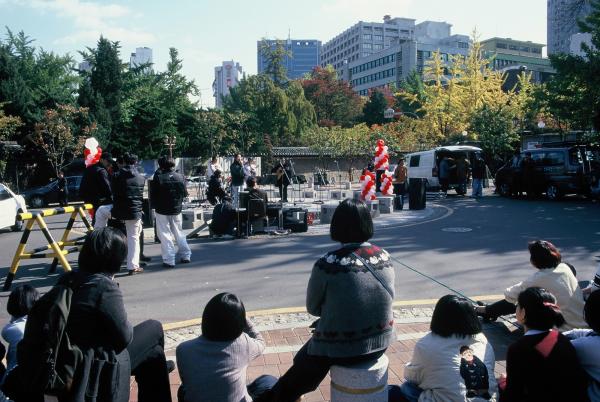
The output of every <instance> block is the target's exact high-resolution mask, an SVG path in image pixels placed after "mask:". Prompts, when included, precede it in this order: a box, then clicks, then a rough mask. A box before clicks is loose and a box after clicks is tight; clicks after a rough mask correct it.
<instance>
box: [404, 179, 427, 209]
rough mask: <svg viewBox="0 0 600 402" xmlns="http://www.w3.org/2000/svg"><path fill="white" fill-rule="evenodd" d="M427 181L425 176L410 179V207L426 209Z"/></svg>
mask: <svg viewBox="0 0 600 402" xmlns="http://www.w3.org/2000/svg"><path fill="white" fill-rule="evenodd" d="M426 184H427V183H426V181H425V179H423V178H418V179H410V180H409V185H408V208H409V209H413V210H420V209H425V206H426V203H427V191H426V188H425V186H426Z"/></svg>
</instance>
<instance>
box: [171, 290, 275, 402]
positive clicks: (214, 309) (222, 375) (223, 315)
mask: <svg viewBox="0 0 600 402" xmlns="http://www.w3.org/2000/svg"><path fill="white" fill-rule="evenodd" d="M264 349H265V341H264V339H263V337H262V336H261V335H260V333H259V332H258V331H257V330H256V329H255V328H254V326H253V325H252V323H251V322H250V320H248V319H247V318H246V309H245V308H244V304H243V303H242V302H241V301H240V299H238V297H237V296H236V295H234V294H231V293H220V294H218V295H216V296H215V297H213V298H212V299H211V300H210V301H209V302H208V304H207V305H206V307H205V308H204V312H203V313H202V335H200V336H199V337H198V338H196V339H192V340H189V341H186V342H183V343H181V344H180V345H179V346H177V352H176V353H177V367H178V368H179V375H180V377H181V387H180V388H179V392H178V393H177V394H178V395H177V396H178V400H179V401H180V402H204V401H206V402H213V401H231V402H252V400H253V399H256V398H258V397H260V395H261V394H263V393H264V392H265V391H267V390H269V389H270V388H271V387H272V386H273V384H275V382H276V381H277V379H276V378H275V377H273V376H269V375H263V376H260V377H258V378H257V379H256V380H255V381H254V382H253V383H252V384H250V385H248V386H246V368H247V367H248V364H250V362H251V361H252V360H254V359H255V358H257V357H258V356H260V355H261V354H262V352H263V350H264Z"/></svg>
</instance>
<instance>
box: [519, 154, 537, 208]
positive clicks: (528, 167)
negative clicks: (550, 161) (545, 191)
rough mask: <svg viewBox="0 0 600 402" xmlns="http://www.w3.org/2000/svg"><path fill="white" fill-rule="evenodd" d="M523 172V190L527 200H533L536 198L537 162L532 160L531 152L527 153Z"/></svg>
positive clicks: (523, 162)
mask: <svg viewBox="0 0 600 402" xmlns="http://www.w3.org/2000/svg"><path fill="white" fill-rule="evenodd" d="M521 171H522V174H523V176H522V177H523V184H522V186H521V190H523V191H525V192H526V193H527V198H533V197H535V161H534V160H533V159H532V158H531V152H525V158H524V159H523V161H522V162H521Z"/></svg>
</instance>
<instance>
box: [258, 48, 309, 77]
mask: <svg viewBox="0 0 600 402" xmlns="http://www.w3.org/2000/svg"><path fill="white" fill-rule="evenodd" d="M277 42H278V41H277V40H271V39H267V40H265V41H262V40H261V41H257V42H256V58H257V65H258V73H259V74H260V73H263V72H264V71H265V70H266V69H267V66H268V64H267V60H266V58H265V55H264V54H263V52H262V51H261V48H262V47H263V46H264V45H265V44H266V45H267V46H269V47H271V48H274V47H275V46H276V45H277ZM279 42H281V43H282V44H283V46H284V48H285V50H286V51H287V52H289V54H290V55H291V57H289V56H286V57H285V58H284V61H283V63H284V65H285V68H286V71H287V77H288V78H289V79H291V80H293V79H296V78H300V77H302V76H304V75H305V74H307V73H310V72H311V71H312V70H313V68H315V67H317V66H318V65H319V64H320V63H319V60H320V59H319V57H320V53H321V41H319V40H316V39H286V40H282V41H279Z"/></svg>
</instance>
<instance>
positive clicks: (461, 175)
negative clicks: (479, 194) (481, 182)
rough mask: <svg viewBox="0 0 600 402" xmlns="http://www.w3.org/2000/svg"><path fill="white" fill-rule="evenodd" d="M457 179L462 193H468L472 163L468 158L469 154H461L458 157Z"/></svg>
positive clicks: (459, 192) (459, 191)
mask: <svg viewBox="0 0 600 402" xmlns="http://www.w3.org/2000/svg"><path fill="white" fill-rule="evenodd" d="M455 166H456V180H457V181H458V188H459V190H458V191H457V193H458V194H460V195H465V194H467V182H468V181H469V172H470V170H471V164H470V163H469V160H468V159H467V155H465V154H461V155H459V156H458V157H457V158H456V164H455Z"/></svg>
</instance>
